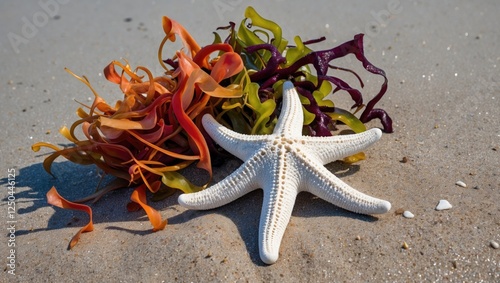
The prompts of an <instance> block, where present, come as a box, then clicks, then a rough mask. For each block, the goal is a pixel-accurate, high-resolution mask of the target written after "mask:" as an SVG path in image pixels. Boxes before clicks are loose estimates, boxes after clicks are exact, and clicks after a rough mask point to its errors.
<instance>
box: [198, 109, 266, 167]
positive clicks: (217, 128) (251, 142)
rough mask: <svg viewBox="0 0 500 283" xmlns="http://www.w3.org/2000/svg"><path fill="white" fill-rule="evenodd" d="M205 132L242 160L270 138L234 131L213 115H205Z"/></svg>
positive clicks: (203, 119) (250, 155)
mask: <svg viewBox="0 0 500 283" xmlns="http://www.w3.org/2000/svg"><path fill="white" fill-rule="evenodd" d="M202 123H203V127H204V128H205V131H207V133H208V134H209V135H210V137H212V139H213V140H214V141H215V142H216V143H218V144H219V145H220V146H221V147H223V148H224V149H225V150H227V151H228V152H229V153H231V154H232V155H234V156H236V157H238V158H239V159H241V160H247V159H248V158H250V157H252V156H253V155H254V154H255V152H256V151H257V150H258V149H259V148H261V147H262V145H263V144H264V143H265V142H266V140H267V139H268V138H269V136H268V135H245V134H240V133H237V132H235V131H232V130H230V129H228V128H226V127H224V126H222V125H221V124H219V122H217V121H216V120H215V119H214V118H213V117H212V116H211V115H209V114H205V115H204V116H203V118H202Z"/></svg>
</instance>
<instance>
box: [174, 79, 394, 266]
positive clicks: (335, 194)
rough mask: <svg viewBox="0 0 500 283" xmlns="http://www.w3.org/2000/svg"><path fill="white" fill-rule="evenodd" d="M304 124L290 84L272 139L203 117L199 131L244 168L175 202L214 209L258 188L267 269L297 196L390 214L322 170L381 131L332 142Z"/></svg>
mask: <svg viewBox="0 0 500 283" xmlns="http://www.w3.org/2000/svg"><path fill="white" fill-rule="evenodd" d="M303 119H304V118H303V112H302V105H301V103H300V100H299V96H298V94H297V91H296V90H295V88H294V86H293V84H292V83H291V82H285V83H284V84H283V107H282V113H281V115H280V118H279V120H278V123H277V125H276V127H275V129H274V131H273V134H271V135H244V134H240V133H236V132H234V131H232V130H229V129H228V128H226V127H224V126H222V125H220V124H219V123H218V122H216V121H215V119H214V118H213V117H212V116H210V115H208V114H207V115H205V116H203V121H202V122H203V126H204V127H205V130H206V131H207V133H208V134H209V135H210V136H211V137H212V138H213V139H214V141H215V142H217V143H218V144H219V145H221V146H222V147H223V148H224V149H226V150H227V151H229V152H230V153H231V154H233V155H235V156H236V157H238V158H240V159H241V160H243V161H245V163H243V164H242V165H241V166H240V167H239V168H238V169H236V171H234V172H233V173H232V174H231V175H229V176H228V177H226V178H225V179H224V180H222V181H220V182H219V183H217V184H215V185H213V186H211V187H209V188H207V189H205V190H203V191H201V192H197V193H192V194H182V195H180V196H179V203H180V204H181V205H182V206H184V207H186V208H190V209H201V210H205V209H212V208H216V207H219V206H222V205H225V204H227V203H229V202H231V201H233V200H235V199H237V198H239V197H241V196H243V195H245V194H247V193H249V192H250V191H253V190H255V189H258V188H262V189H263V191H264V200H263V203H262V212H261V216H260V226H259V251H260V257H261V259H262V261H263V262H265V263H267V264H273V263H275V262H276V261H277V260H278V256H279V247H280V244H281V239H282V238H283V234H284V233H285V229H286V226H287V225H288V222H289V220H290V216H291V214H292V210H293V206H294V204H295V198H296V196H297V194H298V193H299V192H301V191H307V192H310V193H312V194H314V195H316V196H318V197H320V198H322V199H324V200H326V201H328V202H330V203H333V204H334V205H336V206H339V207H341V208H344V209H347V210H350V211H353V212H357V213H362V214H380V213H385V212H387V211H389V210H390V208H391V204H390V203H389V202H387V201H385V200H381V199H377V198H374V197H371V196H368V195H365V194H363V193H361V192H359V191H357V190H355V189H353V188H352V187H350V186H349V185H347V184H346V183H344V182H342V181H341V180H340V179H339V178H337V177H336V176H335V175H334V174H332V173H331V172H330V171H328V169H326V168H325V167H324V166H323V165H324V164H327V163H330V162H332V161H335V160H338V159H341V158H343V157H346V156H349V155H352V154H355V153H357V152H359V151H362V150H364V149H366V148H367V147H369V146H370V145H372V144H373V143H375V142H376V141H377V140H379V139H380V137H381V136H382V132H381V131H380V129H377V128H375V129H371V130H368V131H365V132H363V133H360V134H353V135H337V136H331V137H312V136H302V124H303Z"/></svg>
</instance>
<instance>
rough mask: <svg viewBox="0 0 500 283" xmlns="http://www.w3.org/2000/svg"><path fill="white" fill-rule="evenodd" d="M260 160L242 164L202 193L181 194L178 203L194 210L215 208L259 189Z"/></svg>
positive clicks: (255, 159) (254, 159)
mask: <svg viewBox="0 0 500 283" xmlns="http://www.w3.org/2000/svg"><path fill="white" fill-rule="evenodd" d="M260 162H262V160H260V159H258V158H253V159H250V160H248V161H247V162H245V163H243V164H242V165H241V166H240V167H239V168H238V169H236V170H235V171H234V172H233V173H232V174H231V175H229V176H227V177H226V178H225V179H224V180H222V181H220V182H218V183H217V184H215V185H213V186H211V187H208V188H206V189H205V190H203V191H200V192H197V193H191V194H181V195H180V196H179V198H178V202H179V204H180V205H182V206H183V207H186V208H189V209H196V210H207V209H212V208H217V207H220V206H223V205H225V204H227V203H230V202H232V201H234V200H236V199H238V198H240V197H242V196H244V195H245V194H247V193H249V192H251V191H252V190H255V189H257V188H258V187H259V183H258V182H257V181H256V180H257V176H259V175H261V173H262V172H261V171H262V169H261V168H262V165H261V164H260Z"/></svg>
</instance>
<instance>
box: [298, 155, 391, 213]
mask: <svg viewBox="0 0 500 283" xmlns="http://www.w3.org/2000/svg"><path fill="white" fill-rule="evenodd" d="M303 174H304V175H303V176H304V179H303V180H304V182H303V185H304V187H303V188H304V189H305V191H308V192H310V193H312V194H314V195H316V196H318V197H320V198H322V199H324V200H326V201H328V202H330V203H332V204H334V205H336V206H338V207H341V208H343V209H346V210H349V211H352V212H356V213H361V214H382V213H386V212H388V211H389V210H390V209H391V204H390V203H389V202H388V201H385V200H382V199H378V198H374V197H371V196H369V195H366V194H363V193H361V192H359V191H357V190H355V189H354V188H352V187H351V186H349V185H348V184H346V183H344V182H343V181H342V180H340V179H339V178H337V177H336V176H335V175H333V174H332V173H331V172H330V171H328V169H326V168H325V167H324V166H319V164H318V166H315V167H308V168H307V169H306V170H304V171H303Z"/></svg>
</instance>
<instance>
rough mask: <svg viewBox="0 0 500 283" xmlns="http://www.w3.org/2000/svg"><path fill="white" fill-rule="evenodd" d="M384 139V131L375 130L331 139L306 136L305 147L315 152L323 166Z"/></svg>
mask: <svg viewBox="0 0 500 283" xmlns="http://www.w3.org/2000/svg"><path fill="white" fill-rule="evenodd" d="M380 137H382V131H381V130H380V129H378V128H373V129H370V130H367V131H364V132H362V133H359V134H352V135H337V136H331V137H311V136H304V137H301V140H302V141H304V147H305V148H306V150H307V151H308V152H313V153H314V154H315V155H316V157H317V158H319V160H321V162H322V163H323V164H327V163H330V162H333V161H335V160H339V159H342V158H344V157H347V156H350V155H353V154H355V153H358V152H360V151H363V150H365V149H367V148H368V147H369V146H371V145H372V144H374V143H375V142H377V141H378V140H379V139H380Z"/></svg>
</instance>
